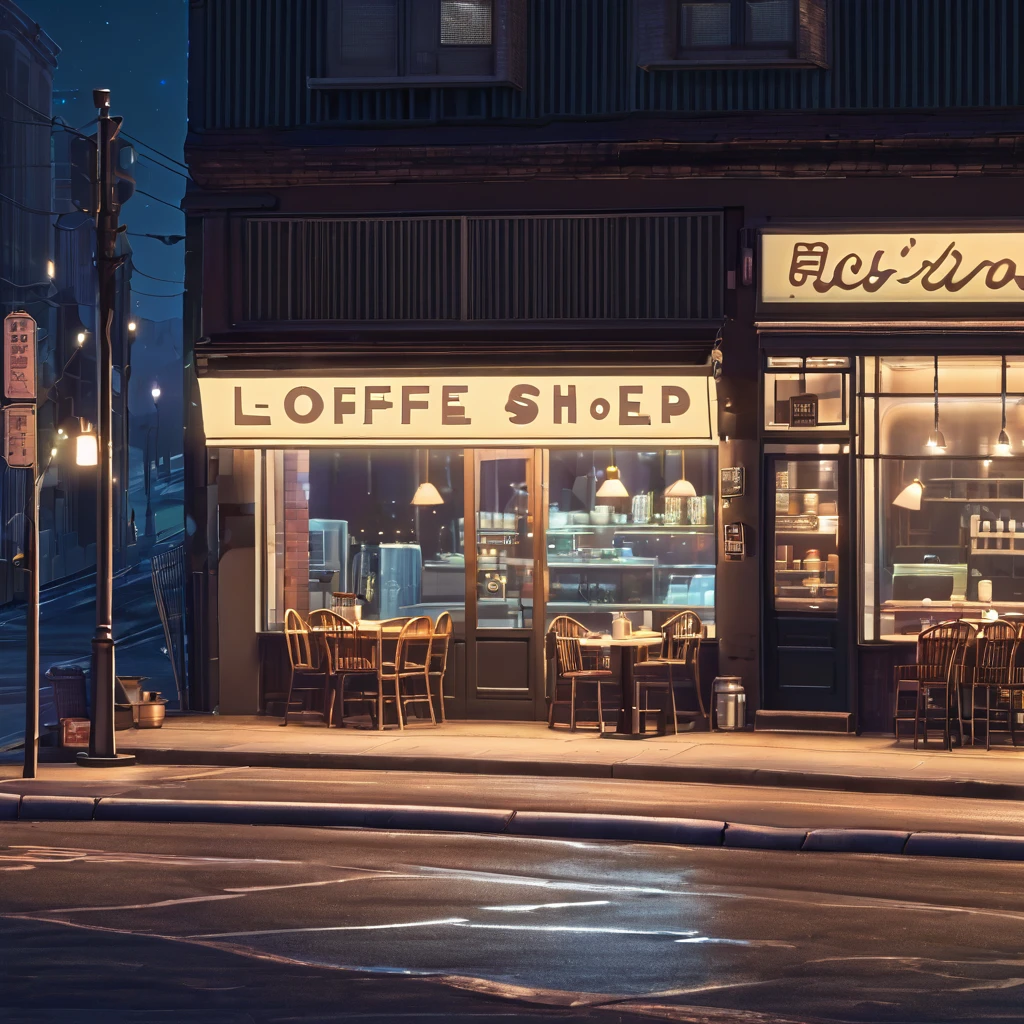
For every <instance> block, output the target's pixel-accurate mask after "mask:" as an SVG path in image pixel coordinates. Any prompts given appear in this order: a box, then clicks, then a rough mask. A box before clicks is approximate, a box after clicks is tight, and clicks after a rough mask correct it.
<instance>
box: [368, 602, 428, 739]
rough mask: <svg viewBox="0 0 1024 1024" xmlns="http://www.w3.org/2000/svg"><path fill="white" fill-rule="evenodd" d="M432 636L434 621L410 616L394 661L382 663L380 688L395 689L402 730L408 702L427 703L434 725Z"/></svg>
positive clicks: (397, 643) (400, 634)
mask: <svg viewBox="0 0 1024 1024" xmlns="http://www.w3.org/2000/svg"><path fill="white" fill-rule="evenodd" d="M433 635H434V623H433V622H431V621H430V617H429V616H427V615H421V616H418V617H417V618H414V619H409V620H408V621H407V622H406V624H405V625H404V626H403V627H402V631H401V633H399V635H398V640H397V642H396V644H395V654H394V660H393V661H383V662H382V664H381V672H380V677H381V685H382V687H383V688H384V689H386V690H390V689H392V688H393V689H394V693H395V701H396V703H397V707H398V725H399V728H403V729H404V728H405V726H406V724H408V715H407V710H408V707H409V705H410V704H426V705H427V710H428V711H429V712H430V722H431V724H432V725H437V718H436V717H435V715H434V703H433V701H432V700H431V699H430V676H429V668H430V642H431V640H432V639H433Z"/></svg>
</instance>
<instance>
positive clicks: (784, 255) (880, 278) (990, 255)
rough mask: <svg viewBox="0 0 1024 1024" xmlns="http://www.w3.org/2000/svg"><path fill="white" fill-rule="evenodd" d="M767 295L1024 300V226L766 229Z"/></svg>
mask: <svg viewBox="0 0 1024 1024" xmlns="http://www.w3.org/2000/svg"><path fill="white" fill-rule="evenodd" d="M761 301H762V302H765V303H779V304H789V305H792V304H795V303H806V304H814V305H820V304H825V303H847V304H864V303H910V302H915V303H922V304H931V305H935V304H938V303H943V304H948V303H985V302H989V303H999V304H1006V303H1020V304H1024V232H1013V231H986V232H977V231H966V232H964V231H941V232H915V231H908V232H884V233H858V232H841V233H840V232H831V233H830V232H824V233H822V232H817V231H814V230H813V229H810V230H807V231H801V232H800V233H798V234H797V233H791V232H788V231H787V232H770V231H766V232H764V234H762V236H761Z"/></svg>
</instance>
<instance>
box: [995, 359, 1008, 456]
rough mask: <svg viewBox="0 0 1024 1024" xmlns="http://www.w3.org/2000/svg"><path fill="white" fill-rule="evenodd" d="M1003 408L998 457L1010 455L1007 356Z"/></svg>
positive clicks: (1004, 373)
mask: <svg viewBox="0 0 1024 1024" xmlns="http://www.w3.org/2000/svg"><path fill="white" fill-rule="evenodd" d="M1000 397H1001V400H1002V406H1003V425H1002V429H1001V430H1000V431H999V437H998V438H996V455H1004V456H1005V455H1009V454H1010V435H1009V434H1008V433H1007V432H1006V356H1003V388H1002V395H1001V396H1000Z"/></svg>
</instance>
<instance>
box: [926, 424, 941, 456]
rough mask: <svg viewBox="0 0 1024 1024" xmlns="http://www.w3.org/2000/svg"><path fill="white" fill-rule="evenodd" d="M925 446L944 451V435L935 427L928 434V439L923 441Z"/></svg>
mask: <svg viewBox="0 0 1024 1024" xmlns="http://www.w3.org/2000/svg"><path fill="white" fill-rule="evenodd" d="M924 444H925V447H926V448H931V449H932V450H933V451H937V452H944V451H945V450H946V437H945V435H944V434H943V433H942V431H941V430H939V429H938V427H936V428H935V430H933V431H932V432H931V433H930V434H929V435H928V440H927V441H925V443H924Z"/></svg>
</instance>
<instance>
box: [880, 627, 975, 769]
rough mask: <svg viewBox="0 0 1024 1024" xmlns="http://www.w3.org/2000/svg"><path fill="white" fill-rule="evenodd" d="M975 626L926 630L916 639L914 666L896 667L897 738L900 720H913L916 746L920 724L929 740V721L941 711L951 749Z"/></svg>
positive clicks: (944, 733) (946, 739) (947, 742)
mask: <svg viewBox="0 0 1024 1024" xmlns="http://www.w3.org/2000/svg"><path fill="white" fill-rule="evenodd" d="M974 633H975V627H974V626H972V625H970V624H969V623H967V622H959V621H957V622H940V623H939V624H938V625H937V626H932V627H930V628H929V629H926V630H924V631H923V632H922V633H921V634H920V635H919V636H918V638H917V658H916V662H915V664H913V665H897V666H896V669H895V673H894V675H895V683H896V687H895V688H896V694H895V705H894V720H895V731H896V739H897V741H899V738H900V722H909V721H910V719H911V716H913V721H914V749H915V750H916V749H917V744H918V736H919V733H920V731H921V726H922V725H923V726H924V741H925V743H927V742H928V724H929V722H931V721H934V720H935V718H936V715H935V712H940V713H941V714H942V722H943V727H942V734H943V739H944V741H945V745H946V749H947V750H950V749H952V737H951V729H950V723H951V721H952V713H953V708H954V705H959V696H958V687H959V685H960V682H961V680H962V678H963V672H962V669H963V662H964V659H965V657H966V655H967V649H968V647H969V646H970V645H971V644H972V643H973V641H974ZM961 736H962V733H961Z"/></svg>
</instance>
